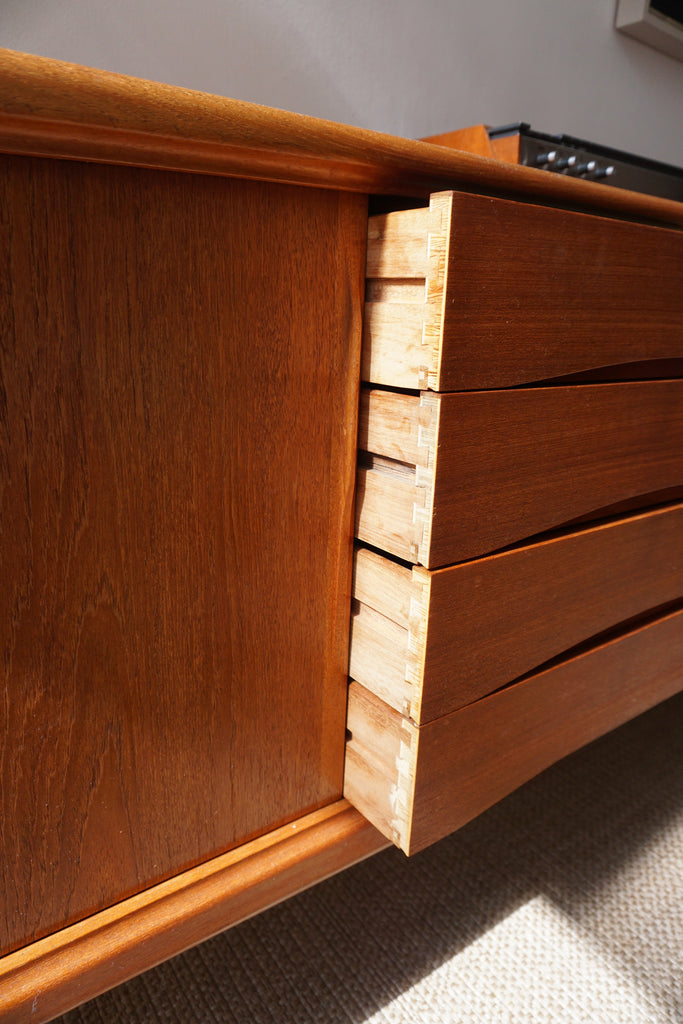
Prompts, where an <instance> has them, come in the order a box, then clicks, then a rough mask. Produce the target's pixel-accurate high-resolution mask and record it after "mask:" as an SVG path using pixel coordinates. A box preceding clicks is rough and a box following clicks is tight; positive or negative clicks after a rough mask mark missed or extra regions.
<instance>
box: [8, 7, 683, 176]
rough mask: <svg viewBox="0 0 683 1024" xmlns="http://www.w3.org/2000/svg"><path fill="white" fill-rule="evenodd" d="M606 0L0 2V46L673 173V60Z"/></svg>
mask: <svg viewBox="0 0 683 1024" xmlns="http://www.w3.org/2000/svg"><path fill="white" fill-rule="evenodd" d="M615 2H616V0H563V2H559V0H421V2H420V3H416V2H408V0H393V2H392V0H345V2H336V3H335V2H333V0H194V2H192V0H1V2H0V44H1V45H2V46H5V47H9V48H10V49H15V50H24V51H26V52H28V53H37V54H42V55H44V56H49V57H57V58H60V59H62V60H69V61H74V62H76V63H79V64H87V65H91V66H94V67H101V68H106V69H109V70H112V71H120V72H124V73H126V74H131V75H137V76H139V77H142V78H150V79H155V80H158V81H165V82H171V83H173V84H176V85H184V86H189V87H191V88H194V89H201V90H204V91H208V92H216V93H220V94H222V95H226V96H232V97H235V98H238V99H245V100H251V101H253V102H258V103H266V104H268V105H270V106H274V107H281V108H284V109H287V110H294V111H298V112H300V113H307V114H314V115H316V116H319V117H326V118H330V119H331V120H335V121H342V122H345V123H347V124H355V125H359V126H362V127H367V128H375V129H377V130H380V131H387V132H392V133H394V134H399V135H406V136H412V137H419V136H421V135H428V134H431V133H435V132H440V131H447V130H449V129H451V128H456V127H462V126H464V125H468V124H476V123H479V122H482V121H484V122H487V123H489V124H503V123H506V122H509V121H515V120H520V119H523V120H527V121H530V122H531V123H532V125H533V126H534V127H536V128H538V129H540V130H543V131H565V132H569V133H572V134H575V135H579V136H583V137H584V138H588V139H591V140H593V141H598V142H603V143H605V144H608V145H614V146H617V147H620V148H623V149H627V150H630V151H632V152H637V153H642V154H643V155H646V156H652V157H654V158H656V159H660V160H667V161H670V162H672V163H675V164H679V165H683V63H681V62H679V61H676V60H674V59H672V58H670V57H666V56H664V55H663V54H659V53H658V52H657V51H656V50H652V49H649V48H648V47H646V46H643V45H642V44H641V43H638V42H636V41H634V40H631V39H629V38H627V37H624V36H622V35H621V34H619V33H617V32H615V31H614V29H613V27H612V23H613V19H614V8H615Z"/></svg>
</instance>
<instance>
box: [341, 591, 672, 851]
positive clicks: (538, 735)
mask: <svg viewBox="0 0 683 1024" xmlns="http://www.w3.org/2000/svg"><path fill="white" fill-rule="evenodd" d="M682 675H683V610H681V609H680V608H679V609H678V610H676V611H674V612H671V613H670V614H668V615H665V616H662V617H660V618H656V619H654V620H653V621H650V622H648V623H646V624H644V625H641V626H639V627H638V628H636V629H633V630H632V631H630V632H627V633H624V634H622V635H620V636H618V637H616V638H615V639H611V640H609V641H607V642H605V643H603V644H601V645H599V646H596V647H593V648H591V649H589V650H588V651H584V652H582V653H580V654H577V655H575V656H574V657H570V658H567V659H566V660H563V661H561V662H559V663H557V664H554V665H552V666H550V667H548V668H547V669H546V670H545V671H542V672H539V673H537V674H534V675H532V676H529V677H527V678H526V679H524V680H521V681H519V682H517V683H514V684H513V685H511V686H508V687H507V688H505V689H503V690H499V691H498V692H497V693H493V694H491V695H490V696H488V697H484V698H483V699H482V700H479V701H476V702H475V703H474V704H469V705H468V706H467V707H464V708H461V709H459V710H458V711H454V712H453V713H452V714H450V715H446V716H445V717H443V718H439V719H437V720H436V721H435V722H431V723H430V724H428V725H424V726H422V727H421V728H420V727H418V726H416V725H415V723H413V722H411V721H410V720H408V719H406V718H404V717H402V716H401V715H400V714H399V713H398V712H396V711H394V710H393V709H392V708H390V707H389V706H388V704H385V703H384V702H383V701H381V700H380V699H379V698H378V697H376V696H374V695H373V694H371V693H370V692H369V691H368V690H366V689H365V688H364V687H362V686H360V685H359V684H357V683H355V682H354V683H351V685H350V687H349V707H348V719H347V724H348V731H349V739H348V740H347V745H346V771H345V781H344V792H345V795H346V796H347V798H348V799H349V800H350V801H351V802H352V803H354V804H355V805H356V807H358V808H359V810H360V811H361V812H362V813H363V814H365V816H366V817H367V818H369V820H370V821H372V823H373V824H374V825H375V826H376V827H377V828H379V829H380V831H381V832H383V833H384V835H386V836H387V837H388V838H390V839H392V841H393V842H395V843H396V844H397V845H398V846H400V847H401V848H402V849H403V850H404V851H405V852H406V853H416V852H417V851H418V850H421V849H423V848H424V847H425V846H428V845H429V844H430V843H433V842H435V841H436V840H438V839H441V838H442V837H443V836H445V835H448V834H449V833H450V832H453V831H454V830H455V829H457V828H460V827H461V826H462V825H464V824H466V823H467V822H468V821H470V820H471V819H472V818H474V817H476V816H477V815H478V814H480V813H481V812H482V811H484V810H486V809H487V808H488V807H490V806H491V805H492V804H494V803H496V801H498V800H500V799H501V798H502V797H504V796H506V795H507V794H508V793H511V792H512V791H513V790H514V789H516V788H517V787H518V786H521V785H522V784H523V783H524V782H526V781H528V780H529V779H531V778H533V776H534V775H536V774H538V773H539V772H541V771H543V770H544V769H545V768H547V767H549V766H550V765H551V764H553V763H554V762H555V761H557V760H559V759H560V758H562V757H564V756H565V755H567V754H569V753H571V752H572V751H574V750H577V749H578V748H579V747H580V746H582V745H584V744H585V743H588V742H590V741H591V740H594V739H596V738H597V737H598V736H601V735H602V734H604V733H606V732H608V731H609V730H610V729H614V728H616V727H617V726H618V725H621V724H622V723H623V722H626V721H628V720H629V719H630V718H633V717H634V716H635V715H638V714H640V713H642V712H643V711H646V710H647V709H648V708H650V707H652V706H654V705H655V704H657V703H658V702H659V701H662V700H665V699H666V698H667V697H669V696H672V695H673V694H674V693H677V692H678V691H679V690H680V686H681V676H682Z"/></svg>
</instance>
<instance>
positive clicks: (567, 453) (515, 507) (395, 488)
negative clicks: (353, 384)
mask: <svg viewBox="0 0 683 1024" xmlns="http://www.w3.org/2000/svg"><path fill="white" fill-rule="evenodd" d="M359 448H360V449H361V452H364V453H366V454H365V455H363V454H361V456H360V462H359V470H358V486H357V499H356V536H357V537H358V539H359V540H362V541H365V542H366V543H368V544H371V545H372V546H373V547H378V548H380V549H382V550H383V551H387V552H389V553H390V554H393V555H396V556H397V557H399V558H402V559H405V560H407V561H410V562H419V563H420V564H422V565H425V566H427V567H428V568H436V567H439V566H445V565H450V564H453V563H455V562H460V561H465V560H467V559H471V558H475V557H478V556H480V555H483V554H486V553H490V552H492V551H495V550H497V549H500V548H503V547H506V546H508V545H510V544H513V543H516V542H519V541H520V540H523V539H525V538H529V537H532V536H533V535H535V534H539V533H542V532H545V531H548V530H552V529H555V528H557V527H560V526H563V525H566V524H569V523H571V522H573V521H575V520H577V519H580V518H586V517H589V516H590V517H592V518H596V517H597V516H598V515H604V514H606V513H607V512H608V510H614V509H616V508H617V507H618V506H620V505H621V506H623V505H624V503H626V504H629V503H630V505H631V507H645V506H647V505H652V504H653V503H654V502H655V501H662V500H665V499H672V498H673V497H674V496H676V495H677V494H679V493H680V491H681V489H682V488H683V380H672V381H671V380H670V381H645V382H635V383H616V384H590V385H587V384H583V385H565V386H562V387H547V386H546V387H536V388H518V389H513V390H508V391H473V392H459V393H455V394H444V395H437V394H432V393H431V392H423V393H421V394H419V395H411V394H402V393H397V392H390V391H380V390H365V391H364V393H363V395H362V399H361V422H360V435H359Z"/></svg>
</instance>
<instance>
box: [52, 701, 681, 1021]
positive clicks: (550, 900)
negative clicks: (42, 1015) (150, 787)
mask: <svg viewBox="0 0 683 1024" xmlns="http://www.w3.org/2000/svg"><path fill="white" fill-rule="evenodd" d="M682 964H683V696H680V697H676V698H674V699H673V700H671V701H669V702H668V703H666V704H663V705H661V706H660V707H658V708H655V709H654V710H653V711H651V712H649V713H648V714H647V715H644V716H642V717H641V718H639V719H637V720H636V721H634V722H632V723H630V724H628V725H627V726H624V727H623V728H622V729H619V730H617V731H616V732H614V733H612V734H611V735H609V736H607V737H605V738H604V739H602V740H599V741H598V742H596V743H594V744H592V745H591V746H590V747H587V748H586V749H584V750H582V751H579V752H578V753H577V754H575V755H573V756H572V757H571V758H568V759H567V760H565V761H563V762H562V763H560V764H558V765H556V766H554V767H553V768H551V769H550V770H549V771H547V772H545V773H544V774H543V775H542V776H540V777H539V778H537V779H535V780H534V781H533V782H531V783H530V784H529V785H527V786H525V787H524V788H523V789H521V790H519V791H518V792H517V793H515V794H513V795H512V796H511V797H509V798H508V799H507V800H505V801H503V802H502V803H500V804H498V806H496V807H494V808H493V809H492V810H490V811H489V812H487V813H486V814H485V815H483V816H482V817H481V818H479V819H478V820H477V821H475V822H473V823H472V824H471V825H469V826H467V827H466V828H464V829H462V830H461V831H460V832H459V833H457V834H456V835H454V836H451V837H450V838H448V839H446V840H444V841H442V842H441V843H439V844H437V845H436V846H435V847H433V848H431V849H430V850H427V851H425V852H424V853H422V854H419V855H418V856H417V857H415V858H413V859H411V860H406V858H404V857H403V855H402V854H401V853H399V852H397V851H395V850H389V851H386V852H385V853H382V854H379V855H378V856H376V857H374V858H372V859H371V860H369V861H366V862H365V863H364V864H361V865H358V866H356V867H355V868H353V869H351V870H348V871H346V872H344V873H343V874H341V875H338V876H337V877H335V878H333V879H330V880H329V881H327V882H325V883H323V884H322V885H319V886H318V887H317V888H315V889H311V890H309V891H308V892H305V893H303V894H302V895H300V896H298V897H296V898H294V899H292V900H290V901H288V902H287V903H284V904H282V905H280V906H279V907H275V908H273V909H272V910H270V911H268V912H267V913H265V914H262V915H261V916H260V917H258V918H255V919H253V920H251V921H247V922H245V923H244V924H242V925H240V926H239V927H238V928H235V929H233V930H232V931H229V932H226V933H224V934H222V935H219V936H217V937H216V938H214V939H211V940H209V941H208V942H205V943H204V944H203V945H201V946H198V947H197V948H195V949H193V950H190V951H188V952H187V953H185V954H183V955H182V956H179V957H177V958H176V959H175V960H172V961H170V962H169V963H166V964H163V965H162V966H160V967H158V968H156V969H155V970H153V971H150V972H148V973H147V974H145V975H142V976H141V977H139V978H137V979H135V980H133V981H131V982H129V983H128V984H126V985H123V986H121V987H120V988H118V989H115V990H114V991H112V992H110V993H107V994H106V995H104V996H102V997H100V998H99V999H96V1000H93V1001H92V1002H91V1003H89V1004H87V1005H85V1006H83V1007H80V1008H79V1009H77V1010H73V1011H71V1012H70V1013H68V1014H66V1015H65V1016H64V1017H63V1018H60V1020H61V1024H110V1022H111V1024H114V1022H116V1024H129V1022H135V1024H179V1022H180V1024H195V1022H196V1024H200V1022H201V1024H216V1022H221V1024H223V1022H225V1024H233V1022H240V1024H242V1022H244V1024H274V1022H277V1024H290V1022H291V1024H294V1022H296V1024H308V1022H316V1024H361V1022H367V1024H404V1022H405V1024H408V1022H410V1024H413V1022H426V1024H430V1022H434V1024H443V1022H448V1024H451V1022H452V1024H513V1022H514V1024H517V1022H519V1024H536V1022H538V1024H551V1022H552V1024H564V1022H567V1024H581V1022H587V1024H588V1022H589V1024H603V1022H609V1024H665V1022H666V1024H674V1022H675V1024H679V1022H683V966H682Z"/></svg>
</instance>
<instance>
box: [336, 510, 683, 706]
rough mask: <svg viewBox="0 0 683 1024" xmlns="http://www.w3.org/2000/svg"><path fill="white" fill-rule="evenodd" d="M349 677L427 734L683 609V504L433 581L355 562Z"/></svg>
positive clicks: (378, 562) (459, 568) (373, 561)
mask: <svg viewBox="0 0 683 1024" xmlns="http://www.w3.org/2000/svg"><path fill="white" fill-rule="evenodd" d="M353 597H354V612H353V616H352V620H351V645H350V658H349V675H350V676H351V677H352V678H353V679H355V680H356V681H357V682H359V683H362V684H363V686H365V687H366V688H367V689H368V690H370V691H372V692H373V693H374V694H375V695H376V696H378V697H380V698H381V699H382V700H383V701H385V702H386V703H387V704H389V705H390V706H391V707H393V708H394V709H395V710H396V711H399V712H400V713H401V714H404V715H406V716H407V717H408V718H411V719H412V720H413V721H414V722H415V723H416V724H417V725H423V724H425V723H427V722H431V721H433V720H434V719H436V718H440V717H442V716H443V715H447V714H449V713H450V712H452V711H455V710H457V709H458V708H460V707H463V706H464V705H466V704H470V703H472V702H473V701H475V700H478V699H479V698H480V697H483V696H485V695H487V694H489V693H492V692H493V691H494V690H496V689H499V688H500V687H501V686H504V685H505V684H507V683H510V682H512V681H513V680H514V679H516V678H518V677H519V676H522V675H523V674H524V673H527V672H529V671H531V670H533V669H537V668H538V667H539V666H541V665H542V664H543V663H544V662H547V661H549V660H550V659H552V658H555V657H557V656H559V655H562V654H564V653H566V652H567V651H569V650H570V649H571V648H574V647H576V646H577V645H578V644H582V643H584V642H585V641H587V640H589V639H590V638H591V637H596V636H597V635H598V634H600V633H603V632H604V631H606V630H609V629H613V628H614V627H616V626H619V624H620V623H626V622H627V621H628V620H630V619H634V618H635V617H636V616H639V615H643V614H645V613H648V612H650V611H652V610H654V609H656V608H658V607H660V606H662V605H665V604H668V603H670V602H673V601H677V600H683V505H680V504H679V505H674V506H669V507H665V508H661V509H657V510H655V511H648V512H645V513H643V514H640V515H632V516H628V517H626V518H623V519H618V520H616V521H609V522H606V523H602V524H600V525H597V526H590V527H586V528H583V529H580V530H575V531H572V532H570V533H565V534H563V535H561V536H558V537H553V538H550V539H548V540H543V541H541V542H538V543H535V544H529V545H525V546H523V547H518V548H513V549H512V550H510V551H505V552H502V553H499V554H496V555H491V556H488V557H485V558H481V559H478V560H476V561H473V562H463V563H461V564H460V565H455V566H450V567H448V568H446V569H437V570H434V571H430V570H428V569H424V568H422V567H421V566H415V567H414V568H413V569H409V568H407V567H406V566H404V565H402V564H400V563H398V562H394V561H393V560H391V559H389V558H385V557H383V556H382V555H381V554H378V553H377V552H375V551H371V550H369V549H367V548H359V549H358V550H357V551H356V553H355V569H354V583H353Z"/></svg>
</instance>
